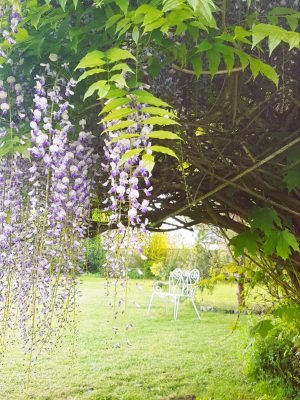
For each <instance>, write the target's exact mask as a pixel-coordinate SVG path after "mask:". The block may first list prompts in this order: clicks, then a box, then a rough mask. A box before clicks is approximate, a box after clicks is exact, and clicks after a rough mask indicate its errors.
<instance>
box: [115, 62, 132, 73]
mask: <svg viewBox="0 0 300 400" xmlns="http://www.w3.org/2000/svg"><path fill="white" fill-rule="evenodd" d="M118 70H122V71H123V72H131V73H134V72H133V70H132V69H131V68H130V67H129V66H128V65H127V64H125V63H119V64H116V65H114V66H113V67H112V68H111V71H118Z"/></svg>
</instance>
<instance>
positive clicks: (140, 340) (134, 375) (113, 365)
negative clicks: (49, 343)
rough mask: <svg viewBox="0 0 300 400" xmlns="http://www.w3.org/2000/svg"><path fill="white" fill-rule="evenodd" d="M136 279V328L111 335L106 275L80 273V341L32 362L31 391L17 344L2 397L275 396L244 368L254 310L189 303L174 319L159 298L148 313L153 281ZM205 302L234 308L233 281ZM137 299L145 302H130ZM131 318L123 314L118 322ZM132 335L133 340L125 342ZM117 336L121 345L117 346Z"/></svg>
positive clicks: (164, 399)
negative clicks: (236, 311)
mask: <svg viewBox="0 0 300 400" xmlns="http://www.w3.org/2000/svg"><path fill="white" fill-rule="evenodd" d="M138 283H139V284H141V286H142V289H140V290H139V289H137V286H136V282H134V281H132V282H131V284H130V285H131V286H130V288H129V302H128V311H127V313H126V320H127V322H132V323H133V324H134V329H130V330H128V331H127V334H126V339H125V336H124V334H120V335H119V337H118V336H117V337H114V338H113V340H110V338H111V332H112V330H111V326H112V325H111V322H107V321H108V320H111V316H112V311H111V310H110V309H109V307H108V306H107V305H106V304H107V301H108V299H107V297H105V291H104V281H103V280H101V279H99V278H97V277H95V276H87V277H84V279H83V284H82V292H83V295H82V297H81V300H80V317H79V340H78V342H77V345H76V349H75V350H72V351H71V353H72V354H70V345H69V341H68V339H67V338H66V340H65V344H64V346H62V347H61V348H60V349H59V350H57V351H56V352H55V353H53V354H51V355H43V356H42V357H41V358H40V359H39V361H38V362H37V364H36V366H35V373H34V374H33V376H32V381H31V387H30V390H29V392H28V394H27V396H28V397H26V395H25V394H24V389H23V386H22V384H21V382H22V381H23V380H24V376H25V375H24V374H25V372H24V367H23V365H22V357H21V355H20V354H19V352H18V351H17V350H14V351H13V352H11V354H10V357H9V360H7V361H6V363H5V364H4V365H3V366H2V371H0V372H1V380H0V399H1V400H4V399H5V400H22V399H25V398H29V399H39V400H75V399H76V400H77V399H80V400H87V399H89V400H150V399H151V400H154V399H161V400H175V399H176V400H179V399H182V400H192V399H196V398H197V399H201V400H204V399H205V400H229V399H230V400H232V399H235V400H259V399H263V400H274V399H275V397H272V395H271V394H268V393H266V392H267V389H265V388H264V389H263V390H262V389H261V387H262V386H261V385H260V386H258V385H256V383H255V382H252V381H250V380H249V379H248V378H247V376H246V375H245V373H244V349H245V346H246V344H247V340H248V339H247V334H248V327H249V323H250V318H251V317H249V316H241V317H240V321H239V327H238V329H236V330H234V331H233V332H232V327H233V326H234V325H235V323H236V319H237V316H236V315H232V314H225V313H224V311H218V312H206V313H202V320H201V321H198V320H197V319H196V315H195V313H194V311H193V308H192V305H191V304H190V303H189V302H185V303H182V304H181V305H180V308H179V319H178V320H177V321H173V320H172V309H171V306H169V309H167V310H166V308H165V306H164V304H163V303H162V302H161V301H160V300H159V299H157V300H156V302H154V305H153V309H152V313H151V315H150V316H146V315H145V314H146V308H147V304H148V301H149V297H150V293H151V282H150V281H142V280H141V281H139V282H138ZM199 299H201V304H205V305H214V306H217V307H219V308H233V307H234V305H235V301H236V295H235V287H234V286H231V285H218V287H217V289H216V291H215V292H214V294H202V295H201V296H200V297H199ZM133 301H135V302H137V303H139V304H140V306H141V307H140V308H136V307H135V306H134V305H133ZM127 322H126V321H123V320H122V318H120V320H119V324H120V326H121V327H123V328H124V327H125V325H126V323H127ZM125 340H128V341H129V342H130V343H131V345H130V346H129V345H126V344H125V343H124V342H125ZM118 341H120V343H121V348H112V345H113V344H114V343H116V342H118Z"/></svg>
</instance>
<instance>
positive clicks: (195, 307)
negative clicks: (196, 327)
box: [192, 299, 201, 320]
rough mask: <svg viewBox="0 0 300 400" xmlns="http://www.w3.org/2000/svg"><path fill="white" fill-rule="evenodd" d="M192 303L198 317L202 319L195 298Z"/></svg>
mask: <svg viewBox="0 0 300 400" xmlns="http://www.w3.org/2000/svg"><path fill="white" fill-rule="evenodd" d="M192 303H193V306H194V309H195V311H196V314H197V317H198V319H199V320H200V319H201V317H200V314H199V311H198V309H197V306H196V303H195V300H194V299H192Z"/></svg>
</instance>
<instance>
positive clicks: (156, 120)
mask: <svg viewBox="0 0 300 400" xmlns="http://www.w3.org/2000/svg"><path fill="white" fill-rule="evenodd" d="M142 123H143V124H150V125H179V123H178V122H177V121H174V120H173V119H170V118H164V117H150V118H147V119H145V120H144V121H142Z"/></svg>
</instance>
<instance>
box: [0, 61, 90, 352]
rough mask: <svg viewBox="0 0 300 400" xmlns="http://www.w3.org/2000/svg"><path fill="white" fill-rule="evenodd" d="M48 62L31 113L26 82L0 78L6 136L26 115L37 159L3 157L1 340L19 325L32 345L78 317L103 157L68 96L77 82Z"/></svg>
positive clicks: (41, 344) (28, 345) (49, 339)
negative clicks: (73, 116) (73, 117)
mask: <svg viewBox="0 0 300 400" xmlns="http://www.w3.org/2000/svg"><path fill="white" fill-rule="evenodd" d="M43 68H44V73H43V75H37V76H36V79H35V81H36V84H35V88H34V93H33V102H32V109H31V111H30V112H29V113H28V115H26V114H25V112H24V107H23V102H22V99H23V98H24V93H23V90H22V85H20V84H18V83H16V80H15V78H14V77H12V76H11V77H8V78H7V85H6V86H8V90H7V91H6V90H5V85H4V82H2V83H1V85H0V87H1V91H0V97H1V105H0V108H1V110H2V118H3V119H4V118H5V119H6V121H7V123H6V126H5V125H4V128H2V130H1V136H2V137H3V138H4V139H7V138H10V136H11V138H14V137H16V133H18V131H19V130H20V129H19V125H20V123H21V122H23V120H25V123H27V124H29V126H30V141H31V146H30V148H29V153H30V156H31V157H30V159H29V158H28V157H25V156H24V155H23V154H20V153H19V152H15V153H14V154H7V155H6V156H4V157H3V158H2V159H1V164H0V180H1V190H0V223H1V231H0V324H1V331H0V332H1V342H2V345H4V344H5V342H6V340H7V336H8V332H9V330H10V329H13V328H15V327H16V326H18V327H19V329H20V332H21V336H22V338H23V341H24V345H25V349H26V351H29V352H32V351H33V350H34V349H35V348H37V347H44V346H49V344H51V343H52V342H53V339H54V338H55V337H58V336H59V334H60V332H61V329H60V328H62V327H63V326H65V324H66V323H68V322H72V321H73V320H74V313H75V311H76V310H75V307H76V292H77V289H76V288H77V276H78V274H79V273H80V272H81V268H80V265H82V264H83V257H84V251H83V250H84V246H83V240H84V238H85V237H86V235H87V229H88V217H89V213H90V192H91V185H92V184H93V179H94V176H93V175H92V170H94V166H95V163H96V161H97V156H96V155H95V154H94V152H93V143H92V141H93V136H92V134H91V133H90V132H87V131H85V121H84V120H82V121H80V132H79V133H78V134H76V127H75V126H74V125H73V124H72V123H71V121H70V110H71V107H72V105H71V103H70V102H69V98H70V95H71V94H72V91H73V88H74V86H75V84H76V82H75V81H74V80H73V79H69V80H66V79H65V78H61V77H59V76H58V74H57V73H56V72H55V70H51V68H50V65H49V64H46V65H43ZM53 81H54V84H53V83H52V85H51V84H50V82H53ZM12 96H14V101H12ZM8 98H10V101H8V100H7V99H8ZM10 104H11V105H13V109H14V112H12V110H11V105H10ZM3 105H4V106H3ZM19 133H20V132H19ZM19 136H20V135H19ZM72 137H74V139H73V140H72V139H71V140H70V138H72ZM24 139H26V138H25V137H24ZM24 139H22V135H21V140H24Z"/></svg>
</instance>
